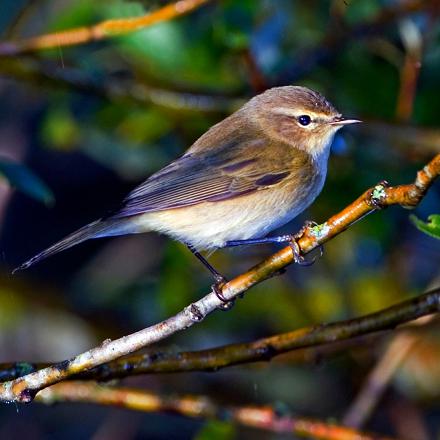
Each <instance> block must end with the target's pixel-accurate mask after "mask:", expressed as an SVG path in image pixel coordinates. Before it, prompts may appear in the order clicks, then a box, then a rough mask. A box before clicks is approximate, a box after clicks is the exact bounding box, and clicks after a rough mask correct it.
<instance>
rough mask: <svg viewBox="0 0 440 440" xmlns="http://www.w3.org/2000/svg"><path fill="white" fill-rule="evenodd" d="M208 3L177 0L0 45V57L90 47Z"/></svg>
mask: <svg viewBox="0 0 440 440" xmlns="http://www.w3.org/2000/svg"><path fill="white" fill-rule="evenodd" d="M209 1H210V0H179V1H177V2H175V3H172V4H169V5H166V6H164V7H163V8H160V9H158V10H157V11H154V12H151V13H149V14H145V15H143V16H141V17H131V18H119V19H115V20H106V21H103V22H101V23H98V24H96V25H94V26H90V27H81V28H75V29H69V30H66V31H60V32H55V33H52V34H46V35H38V36H36V37H31V38H28V39H26V40H21V41H5V42H3V43H0V56H2V55H3V56H12V55H18V54H22V53H25V52H34V51H37V50H41V49H50V48H54V47H55V48H58V47H64V46H73V45H77V44H83V43H90V42H92V41H99V40H103V39H105V38H109V37H113V36H116V35H123V34H127V33H130V32H135V31H138V30H140V29H144V28H146V27H148V26H151V25H153V24H156V23H159V22H161V21H167V20H171V19H173V18H175V17H179V16H181V15H184V14H187V13H189V12H191V11H193V10H194V9H196V8H198V7H199V6H202V5H204V4H205V3H208V2H209Z"/></svg>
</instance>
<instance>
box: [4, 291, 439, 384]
mask: <svg viewBox="0 0 440 440" xmlns="http://www.w3.org/2000/svg"><path fill="white" fill-rule="evenodd" d="M439 309H440V287H439V288H437V289H433V290H431V291H430V292H427V293H425V294H424V295H421V296H419V297H417V298H414V299H411V300H408V301H404V302H401V303H399V304H396V305H394V306H392V307H389V308H387V309H385V310H381V311H379V312H376V313H371V314H369V315H365V316H361V317H359V318H355V319H350V320H345V321H339V322H334V323H331V324H324V325H319V326H313V327H304V328H301V329H297V330H294V331H291V332H288V333H282V334H279V335H275V336H271V337H268V338H262V339H258V340H256V341H252V342H249V343H241V344H230V345H225V346H223V347H218V348H212V349H208V350H200V351H190V352H180V353H170V352H159V353H158V352H156V353H149V354H142V355H137V356H131V357H126V358H123V359H119V360H116V361H113V362H110V363H107V364H104V365H100V366H99V367H96V368H93V369H92V370H89V371H86V372H83V373H80V374H78V375H76V376H74V377H73V378H72V379H78V378H80V379H93V380H99V381H104V380H112V379H120V378H123V377H127V376H133V375H138V374H151V373H178V372H180V373H181V372H189V371H217V370H219V369H220V368H225V367H230V366H232V365H239V364H244V363H249V362H258V361H270V360H271V359H272V358H274V357H275V356H277V355H280V354H282V353H286V352H289V351H294V350H301V349H304V348H311V347H318V346H322V345H330V344H334V343H335V342H341V341H346V340H348V339H352V338H356V337H359V336H362V335H367V334H371V333H373V332H378V331H381V330H386V329H392V328H395V327H396V326H398V325H402V324H404V323H406V322H409V321H413V320H415V319H417V318H419V317H421V316H426V315H430V314H432V313H436V312H438V311H439ZM47 365H48V364H47V363H46V364H40V365H35V364H30V363H27V362H15V363H10V364H3V365H1V364H0V379H2V380H10V379H15V378H18V377H20V376H23V375H25V374H28V373H30V372H32V371H35V370H36V369H37V368H44V367H46V366H47Z"/></svg>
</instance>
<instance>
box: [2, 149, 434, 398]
mask: <svg viewBox="0 0 440 440" xmlns="http://www.w3.org/2000/svg"><path fill="white" fill-rule="evenodd" d="M439 175H440V154H438V155H437V156H435V157H434V159H432V161H431V162H429V163H428V164H427V165H426V166H425V167H424V168H423V170H421V171H419V172H418V173H417V178H416V180H415V182H414V183H413V184H408V185H400V186H396V187H389V186H388V185H387V184H386V183H385V182H382V183H380V184H378V185H376V186H375V187H373V188H370V189H369V190H367V191H365V193H364V194H362V195H361V196H360V197H359V198H358V199H357V200H355V201H354V202H353V203H351V204H350V205H349V206H347V207H346V208H345V209H343V210H342V211H341V212H339V213H338V214H336V215H334V216H333V217H331V218H330V219H329V220H327V222H325V223H323V224H321V225H317V226H307V227H306V228H304V229H303V230H302V235H301V236H300V237H299V238H298V239H296V241H297V244H298V247H299V249H300V251H301V252H302V253H303V254H307V253H308V252H311V251H312V250H314V249H316V248H318V247H319V246H321V245H322V244H323V243H325V242H327V241H329V240H330V239H332V238H333V237H335V236H336V235H338V234H340V233H341V232H342V231H344V230H345V229H347V228H348V227H349V226H350V225H352V224H354V223H356V222H357V221H359V220H360V219H362V218H363V217H365V216H366V215H368V214H370V213H372V212H374V211H376V210H378V209H381V208H383V207H386V206H390V205H402V206H405V207H414V206H416V205H417V204H418V203H419V202H420V200H421V199H422V198H423V197H424V195H425V194H426V192H427V190H428V189H429V187H430V186H431V185H432V183H433V182H434V180H435V178H436V177H438V176H439ZM293 260H294V256H293V252H292V248H291V246H286V247H285V248H284V249H281V250H280V251H278V252H277V253H275V254H273V255H272V256H270V257H269V258H267V259H266V260H264V261H263V262H261V263H260V264H258V265H256V266H254V267H253V268H252V269H250V270H249V271H247V272H245V273H243V274H241V275H239V276H237V277H236V278H234V279H233V280H231V281H229V282H228V283H227V284H225V286H224V287H223V288H222V295H223V297H224V298H225V299H226V300H228V301H229V300H230V301H232V300H234V299H236V298H237V297H239V295H241V294H242V293H244V292H245V291H247V290H248V289H250V288H251V287H252V286H254V285H255V284H258V283H260V282H261V281H264V280H266V279H268V278H270V277H272V276H274V275H276V274H277V273H279V272H280V271H281V270H282V269H284V268H285V267H286V266H288V265H289V264H291V263H292V262H293ZM222 305H223V303H222V301H221V300H220V299H219V297H218V296H217V294H216V293H214V292H213V291H211V292H210V293H209V294H207V295H206V296H204V297H203V298H201V299H200V300H198V301H196V302H194V303H193V304H190V305H189V306H187V307H185V308H184V309H183V310H182V311H181V312H179V313H177V314H176V315H175V316H172V317H170V318H168V319H166V320H164V321H162V322H160V323H158V324H155V325H152V326H150V327H147V328H145V329H143V330H140V331H138V332H136V333H133V334H131V335H128V336H124V337H122V338H120V339H117V340H115V341H105V342H104V343H103V344H102V345H100V346H98V347H95V348H93V349H91V350H89V351H86V352H84V353H82V354H80V355H78V356H75V357H74V358H72V359H70V360H66V361H64V362H61V363H59V364H55V365H53V366H50V367H47V368H44V369H42V370H39V371H36V372H34V373H31V374H28V375H26V376H24V377H22V378H19V379H16V380H14V381H9V382H4V383H2V384H1V385H0V401H6V402H11V401H12V402H30V401H32V399H33V398H34V396H35V394H36V393H37V392H38V391H40V390H41V389H43V388H45V387H47V386H49V385H52V384H55V383H57V382H60V381H62V380H64V379H67V378H69V377H71V376H73V375H74V374H78V373H80V372H82V371H86V370H90V369H91V368H93V367H96V366H98V365H101V364H103V363H106V362H110V361H112V360H115V359H118V358H120V357H122V356H124V355H127V354H129V353H133V352H135V351H137V350H140V349H141V348H144V347H146V346H148V345H151V344H153V343H155V342H158V341H160V340H162V339H165V338H167V337H169V336H171V335H172V334H174V333H176V332H178V331H182V330H185V329H187V328H188V327H191V326H192V325H193V324H195V323H199V322H201V321H202V320H203V319H204V318H205V317H206V316H207V315H208V314H210V313H212V312H213V311H214V310H216V309H217V308H219V307H220V306H222Z"/></svg>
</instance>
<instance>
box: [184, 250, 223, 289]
mask: <svg viewBox="0 0 440 440" xmlns="http://www.w3.org/2000/svg"><path fill="white" fill-rule="evenodd" d="M187 246H188V249H189V250H190V251H191V252H192V253H193V255H194V256H195V257H197V258H198V259H199V261H200V262H201V263H202V264H203V265H204V266H205V267H206V268H207V269H208V270H209V271H210V272H211V273H212V275H213V277H214V279H215V282H216V283H224V282H225V281H226V278H225V277H224V276H223V275H222V274H221V273H220V272H217V271H216V270H215V268H214V267H212V266H211V265H210V264H209V262H208V260H207V259H206V258H205V257H204V256H203V255H202V254H201V253H200V252H197V251H196V250H195V249H194V248H193V247H192V246H191V245H190V244H187Z"/></svg>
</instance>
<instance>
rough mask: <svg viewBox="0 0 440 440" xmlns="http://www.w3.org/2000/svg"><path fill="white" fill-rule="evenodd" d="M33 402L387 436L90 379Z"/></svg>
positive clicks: (353, 439)
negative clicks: (124, 409) (112, 408)
mask: <svg viewBox="0 0 440 440" xmlns="http://www.w3.org/2000/svg"><path fill="white" fill-rule="evenodd" d="M36 401H38V402H40V403H45V404H49V405H50V404H53V403H58V402H80V403H95V404H99V405H106V406H120V407H123V408H128V409H132V410H136V411H143V412H158V411H161V412H164V411H166V412H173V413H177V414H181V415H183V416H186V417H195V418H207V419H220V420H222V421H230V422H233V423H236V424H239V425H243V426H246V427H252V428H257V429H262V430H265V431H270V432H277V433H293V434H296V435H300V436H302V437H306V438H314V439H321V440H373V439H376V440H385V439H386V437H382V436H378V435H372V434H366V433H362V432H359V431H356V430H354V429H351V428H347V427H345V426H341V425H337V424H333V423H325V422H321V421H319V420H312V419H306V418H300V417H291V416H288V415H280V414H278V413H277V411H276V410H275V409H274V408H272V407H270V406H240V407H220V406H218V405H216V404H215V403H214V402H212V401H211V400H210V399H208V398H206V397H198V396H185V397H177V396H167V397H164V396H161V395H158V394H155V393H151V392H148V391H140V390H136V389H130V388H110V387H106V386H102V385H97V384H94V383H90V382H66V383H60V384H57V385H54V386H51V387H49V388H46V389H45V390H43V391H40V392H39V393H38V394H37V396H36ZM388 440H391V439H390V438H388Z"/></svg>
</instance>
